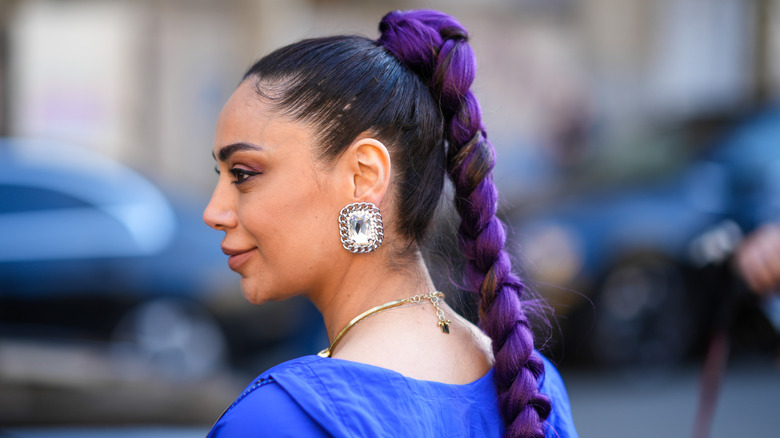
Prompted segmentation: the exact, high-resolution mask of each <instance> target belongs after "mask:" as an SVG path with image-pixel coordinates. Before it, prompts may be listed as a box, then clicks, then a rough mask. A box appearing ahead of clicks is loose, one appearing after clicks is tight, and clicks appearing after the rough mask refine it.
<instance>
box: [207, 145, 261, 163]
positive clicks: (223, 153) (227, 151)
mask: <svg viewBox="0 0 780 438" xmlns="http://www.w3.org/2000/svg"><path fill="white" fill-rule="evenodd" d="M247 150H249V151H262V150H263V148H262V147H260V146H258V145H256V144H252V143H243V142H241V143H233V144H229V145H227V146H225V147H223V148H221V149H220V150H219V161H226V160H227V159H228V158H230V156H231V155H233V154H234V153H236V152H238V151H247ZM211 156H212V157H214V159H215V160H216V159H217V156H216V155H214V152H213V151H212V152H211Z"/></svg>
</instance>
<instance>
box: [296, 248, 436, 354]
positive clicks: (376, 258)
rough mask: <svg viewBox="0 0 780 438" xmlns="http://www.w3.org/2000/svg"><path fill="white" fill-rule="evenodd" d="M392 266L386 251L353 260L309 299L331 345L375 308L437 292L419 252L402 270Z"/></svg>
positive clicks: (360, 256) (361, 255) (363, 255)
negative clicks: (337, 336)
mask: <svg viewBox="0 0 780 438" xmlns="http://www.w3.org/2000/svg"><path fill="white" fill-rule="evenodd" d="M384 249H385V250H387V249H388V248H384ZM390 266H391V265H390V263H388V261H387V259H386V256H385V255H384V251H377V252H376V253H371V254H360V255H357V256H354V257H352V258H351V260H350V263H349V266H348V267H347V269H346V270H345V271H344V275H342V276H341V277H340V278H339V279H338V281H335V282H334V283H333V284H331V285H328V286H327V287H325V288H323V290H321V291H319V293H318V294H316V295H315V294H312V295H311V296H310V297H309V298H310V299H311V301H312V302H313V303H314V305H315V306H317V308H318V309H319V311H320V313H322V318H323V321H324V322H325V329H326V331H327V333H328V339H329V340H330V341H333V339H334V338H335V336H336V335H337V334H338V333H339V332H340V331H341V329H343V328H344V327H345V326H346V325H347V323H349V321H350V320H352V318H354V317H356V316H357V315H359V314H360V313H362V312H364V311H366V310H368V309H370V308H372V307H375V306H378V305H381V304H385V303H387V302H390V301H394V300H400V299H404V298H408V297H410V296H412V295H416V294H421V293H428V292H431V291H433V290H434V289H435V286H434V284H433V281H432V280H431V278H430V275H429V274H428V270H427V268H426V267H425V263H424V262H423V260H422V256H421V255H420V252H419V251H415V253H414V257H413V260H410V262H409V263H407V264H405V265H403V266H402V267H401V268H400V269H399V268H396V267H390Z"/></svg>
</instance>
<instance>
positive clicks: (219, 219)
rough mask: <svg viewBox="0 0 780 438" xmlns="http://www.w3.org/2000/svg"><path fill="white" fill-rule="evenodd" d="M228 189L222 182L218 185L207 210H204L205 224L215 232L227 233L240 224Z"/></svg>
mask: <svg viewBox="0 0 780 438" xmlns="http://www.w3.org/2000/svg"><path fill="white" fill-rule="evenodd" d="M227 189H228V187H225V184H223V183H222V182H219V183H217V187H215V188H214V193H212V194H211V199H210V200H209V203H208V205H207V206H206V209H205V210H203V222H206V225H208V226H210V227H211V228H214V229H215V230H221V231H225V230H227V229H228V228H234V227H235V226H236V225H237V224H238V217H237V216H236V209H235V207H234V203H233V200H232V197H231V196H230V194H229V193H228V190H227Z"/></svg>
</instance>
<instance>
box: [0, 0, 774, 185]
mask: <svg viewBox="0 0 780 438" xmlns="http://www.w3.org/2000/svg"><path fill="white" fill-rule="evenodd" d="M418 7H433V8H440V9H443V10H445V11H447V12H450V13H452V14H454V15H456V16H457V17H458V18H459V19H460V20H461V21H462V22H463V23H464V24H465V25H466V26H467V27H468V28H469V29H470V30H471V34H472V37H473V39H472V43H473V45H474V47H475V49H476V51H477V55H478V59H479V60H480V65H481V69H480V71H479V74H478V79H477V85H476V90H477V93H478V96H479V97H480V98H481V100H482V103H483V108H484V109H485V118H486V122H487V126H488V127H489V131H490V134H491V138H492V139H493V141H494V143H495V144H496V145H497V146H498V147H499V148H500V149H502V150H503V151H505V152H503V153H504V156H506V157H507V158H508V160H502V163H511V164H510V165H502V166H501V167H499V169H497V174H498V176H499V181H500V182H502V184H503V185H504V186H506V187H507V189H506V190H508V193H507V195H508V196H509V197H510V198H514V197H515V196H523V195H524V194H527V192H529V191H533V190H536V189H538V188H540V187H541V186H543V185H544V184H546V183H548V182H549V181H550V180H552V179H553V178H554V176H555V175H556V172H557V170H556V169H557V168H558V167H559V166H564V167H566V166H570V165H571V164H572V163H574V164H576V163H577V162H579V161H581V160H582V158H583V157H584V156H586V155H587V154H588V153H590V150H591V149H593V148H594V147H601V146H594V145H602V144H607V143H610V142H612V143H614V141H613V139H615V138H618V139H620V138H624V137H625V136H626V135H629V136H630V135H632V134H633V133H635V132H639V131H642V129H644V128H646V126H647V125H648V124H651V123H656V122H657V121H662V122H674V121H677V120H681V119H687V118H691V117H696V116H697V115H699V114H700V113H709V112H713V111H716V110H718V111H719V110H731V109H733V108H736V107H741V106H745V105H747V104H749V103H751V102H752V101H753V100H755V99H756V96H757V93H758V94H760V95H761V96H766V95H768V94H773V93H774V91H775V90H776V89H777V84H778V82H779V81H778V77H779V76H780V75H778V71H779V70H780V69H779V68H778V63H780V61H778V59H777V56H776V55H773V54H774V53H778V51H777V50H773V49H774V48H776V47H777V45H778V37H777V31H776V30H773V29H774V27H773V26H774V24H775V22H776V21H777V16H778V12H777V10H778V8H777V2H774V1H771V0H753V1H743V0H661V1H654V2H647V1H643V0H582V1H573V0H556V1H538V0H513V1H510V0H491V1H487V2H484V1H482V2H476V1H465V0H461V1H456V2H444V1H427V2H422V1H391V2H378V1H369V2H359V1H354V0H327V1H326V0H318V1H315V0H309V1H307V0H294V1H284V2H282V1H272V0H232V1H209V0H198V1H184V0H160V1H153V0H146V1H130V0H24V1H21V0H16V1H14V0H6V1H4V2H2V3H0V11H1V12H0V13H1V14H2V17H3V42H4V49H3V51H2V73H3V77H4V80H3V88H4V89H3V90H2V91H3V92H2V96H3V107H2V114H3V120H4V124H3V134H6V135H16V136H37V137H48V138H56V139H67V140H73V141H75V142H77V143H81V144H85V145H87V146H90V147H92V148H95V149H98V150H100V151H102V152H104V153H107V154H108V155H111V156H114V157H117V158H119V159H121V160H123V161H125V162H128V163H130V164H132V165H135V166H137V167H141V168H142V169H145V170H146V171H147V172H148V173H150V174H152V175H154V176H156V177H157V179H162V180H164V181H168V182H174V183H178V184H182V185H192V184H194V185H195V186H197V187H198V188H200V189H202V190H204V191H206V190H208V188H209V187H210V185H211V183H212V181H213V176H212V175H211V174H210V169H211V167H212V166H211V163H210V161H211V157H210V156H209V155H210V154H209V153H208V149H209V147H210V143H211V141H212V136H213V130H214V125H215V121H216V118H217V115H218V114H219V111H220V109H221V106H222V104H223V103H224V101H225V100H226V99H227V97H228V96H229V95H230V93H231V92H232V90H233V89H234V87H235V86H236V84H237V81H238V80H239V78H240V77H241V74H242V73H243V71H244V70H245V69H246V68H247V67H248V66H249V65H250V64H251V62H252V61H253V60H255V59H256V58H258V57H259V56H261V55H262V54H263V53H266V52H268V51H269V50H270V49H272V48H274V47H278V46H279V45H281V44H285V43H288V42H291V41H294V40H297V39H300V38H302V37H306V36H314V35H322V34H332V33H359V34H364V35H366V36H369V37H376V35H377V31H376V24H377V22H378V19H379V18H380V17H381V15H382V14H383V13H384V12H386V11H387V10H388V9H391V8H400V9H405V8H418ZM757 90H758V91H757ZM527 163H531V164H530V165H528V164H527ZM540 169H541V170H540ZM518 170H519V171H518Z"/></svg>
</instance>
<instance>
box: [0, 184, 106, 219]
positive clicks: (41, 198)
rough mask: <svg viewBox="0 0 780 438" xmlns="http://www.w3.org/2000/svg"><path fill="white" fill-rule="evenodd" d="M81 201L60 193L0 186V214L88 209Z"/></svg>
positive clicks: (34, 188)
mask: <svg viewBox="0 0 780 438" xmlns="http://www.w3.org/2000/svg"><path fill="white" fill-rule="evenodd" d="M90 206H91V205H90V204H89V203H87V202H84V201H83V200H81V199H78V198H74V197H72V196H69V195H66V194H64V193H61V192H55V191H52V190H47V189H42V188H38V187H26V186H18V185H0V213H21V212H28V211H41V210H59V209H66V208H79V207H90Z"/></svg>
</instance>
